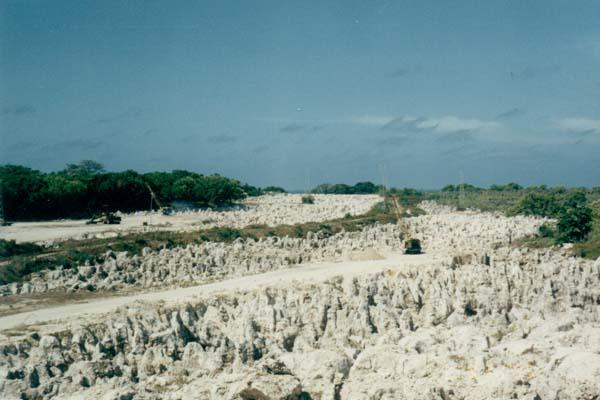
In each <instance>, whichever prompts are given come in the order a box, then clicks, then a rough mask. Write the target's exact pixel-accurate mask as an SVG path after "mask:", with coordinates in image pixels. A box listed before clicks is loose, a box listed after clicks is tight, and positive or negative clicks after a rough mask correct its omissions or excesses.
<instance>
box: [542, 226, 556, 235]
mask: <svg viewBox="0 0 600 400" xmlns="http://www.w3.org/2000/svg"><path fill="white" fill-rule="evenodd" d="M538 233H539V235H540V236H541V237H544V238H551V237H554V234H555V233H556V232H555V231H554V229H553V228H552V227H551V226H550V225H548V224H543V225H542V226H540V228H539V229H538Z"/></svg>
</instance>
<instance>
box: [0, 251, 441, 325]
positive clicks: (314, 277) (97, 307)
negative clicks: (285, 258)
mask: <svg viewBox="0 0 600 400" xmlns="http://www.w3.org/2000/svg"><path fill="white" fill-rule="evenodd" d="M440 260H441V256H439V255H436V254H421V255H412V256H409V255H403V254H388V255H386V257H385V258H384V259H382V260H363V261H345V262H328V263H315V264H306V265H301V266H298V267H296V268H291V269H285V270H277V271H272V272H268V273H264V274H258V275H251V276H246V277H241V278H236V279H229V280H224V281H220V282H215V283H210V284H205V285H199V286H191V287H187V288H176V289H170V290H164V291H156V292H149V293H140V294H135V295H131V296H121V297H110V298H104V299H93V300H90V301H85V302H78V303H76V304H68V305H62V306H57V307H51V308H42V309H38V310H35V311H29V312H23V313H19V314H13V315H9V316H6V317H1V318H0V329H2V330H9V329H14V328H16V327H20V326H24V325H30V324H45V323H50V322H51V321H58V320H69V319H70V320H73V319H79V318H89V317H90V316H94V315H97V314H104V313H108V312H110V311H112V310H114V309H116V308H117V307H121V306H124V305H127V304H130V303H133V302H136V301H150V302H157V301H165V302H179V301H185V300H189V299H191V298H193V297H196V296H203V295H207V294H212V293H219V292H227V291H235V290H248V289H255V288H259V287H261V286H273V285H277V286H285V285H290V284H292V283H293V282H295V281H302V282H322V281H325V280H327V279H330V278H332V277H334V276H336V275H343V276H344V277H353V276H358V275H363V274H372V273H376V272H380V271H384V270H386V269H390V270H392V269H398V268H402V267H406V266H409V265H413V266H414V265H425V264H430V263H434V262H439V261H440Z"/></svg>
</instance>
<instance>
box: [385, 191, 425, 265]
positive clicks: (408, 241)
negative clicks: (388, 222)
mask: <svg viewBox="0 0 600 400" xmlns="http://www.w3.org/2000/svg"><path fill="white" fill-rule="evenodd" d="M392 201H393V203H394V209H395V211H396V219H397V220H398V223H399V224H400V229H401V231H402V238H404V254H421V252H422V251H421V241H420V240H419V239H415V238H411V237H409V235H410V232H409V230H408V225H407V224H406V223H405V222H404V219H403V218H402V214H403V210H402V206H401V205H400V203H399V202H398V198H397V197H396V196H393V197H392ZM408 212H410V210H408Z"/></svg>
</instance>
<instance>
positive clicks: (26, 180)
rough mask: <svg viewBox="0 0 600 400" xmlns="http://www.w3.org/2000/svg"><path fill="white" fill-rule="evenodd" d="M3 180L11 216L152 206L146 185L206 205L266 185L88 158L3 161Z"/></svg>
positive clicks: (162, 195) (169, 197)
mask: <svg viewBox="0 0 600 400" xmlns="http://www.w3.org/2000/svg"><path fill="white" fill-rule="evenodd" d="M0 182H1V194H2V197H3V202H4V217H5V219H6V220H11V221H18V220H35V219H54V218H85V217H89V216H91V215H93V214H96V213H98V212H102V211H124V212H132V211H139V210H148V209H149V208H150V192H149V189H148V185H149V186H150V187H151V188H152V190H153V191H154V193H155V194H156V196H157V197H158V199H159V200H160V201H161V202H162V203H164V204H168V203H170V202H172V201H175V200H183V201H188V202H193V203H195V204H196V205H198V206H202V207H218V206H225V205H229V204H232V203H233V202H235V201H237V200H241V199H243V198H245V197H246V196H257V195H260V194H263V193H264V190H263V189H260V188H257V187H254V186H251V185H248V184H242V183H240V182H239V181H238V180H235V179H231V178H226V177H224V176H220V175H202V174H198V173H194V172H190V171H184V170H175V171H172V172H149V173H144V174H141V173H138V172H136V171H133V170H127V171H122V172H107V171H105V169H104V167H103V166H102V165H101V164H99V163H97V162H94V161H89V160H86V161H82V162H80V163H78V164H69V165H67V167H66V168H65V169H63V170H62V171H58V172H50V173H44V172H41V171H38V170H34V169H31V168H28V167H25V166H21V165H2V166H0ZM270 189H272V191H279V190H281V191H282V190H283V189H281V188H275V187H271V188H270ZM153 207H154V208H157V204H156V203H154V204H153Z"/></svg>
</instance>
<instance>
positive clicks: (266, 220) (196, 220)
mask: <svg viewBox="0 0 600 400" xmlns="http://www.w3.org/2000/svg"><path fill="white" fill-rule="evenodd" d="M313 197H314V198H315V203H314V204H302V201H301V199H302V195H301V194H270V195H264V196H259V197H251V198H248V199H246V200H244V202H243V203H242V204H241V205H240V206H236V207H233V208H230V209H226V210H210V209H206V210H190V211H181V212H177V213H175V214H174V215H168V216H166V215H162V213H160V212H137V213H133V214H119V215H120V216H121V217H122V220H121V223H120V224H119V225H102V224H101V225H86V221H85V220H61V221H48V222H17V223H14V224H12V225H11V226H8V227H2V229H0V239H13V240H16V241H30V242H31V241H33V242H40V243H46V244H52V243H53V242H55V241H59V240H66V239H83V238H93V237H96V238H105V237H116V236H117V235H118V234H119V233H130V232H152V231H178V232H182V231H191V230H198V229H208V228H213V227H216V226H228V227H233V228H243V227H246V226H248V225H263V224H264V225H269V226H275V225H281V224H290V225H293V224H300V223H305V222H312V221H324V220H329V219H335V218H342V217H344V216H345V215H346V214H351V215H359V214H364V213H365V212H367V211H369V210H370V209H371V207H373V205H375V204H376V203H377V202H379V201H381V198H380V197H379V196H376V195H314V196H313Z"/></svg>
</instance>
